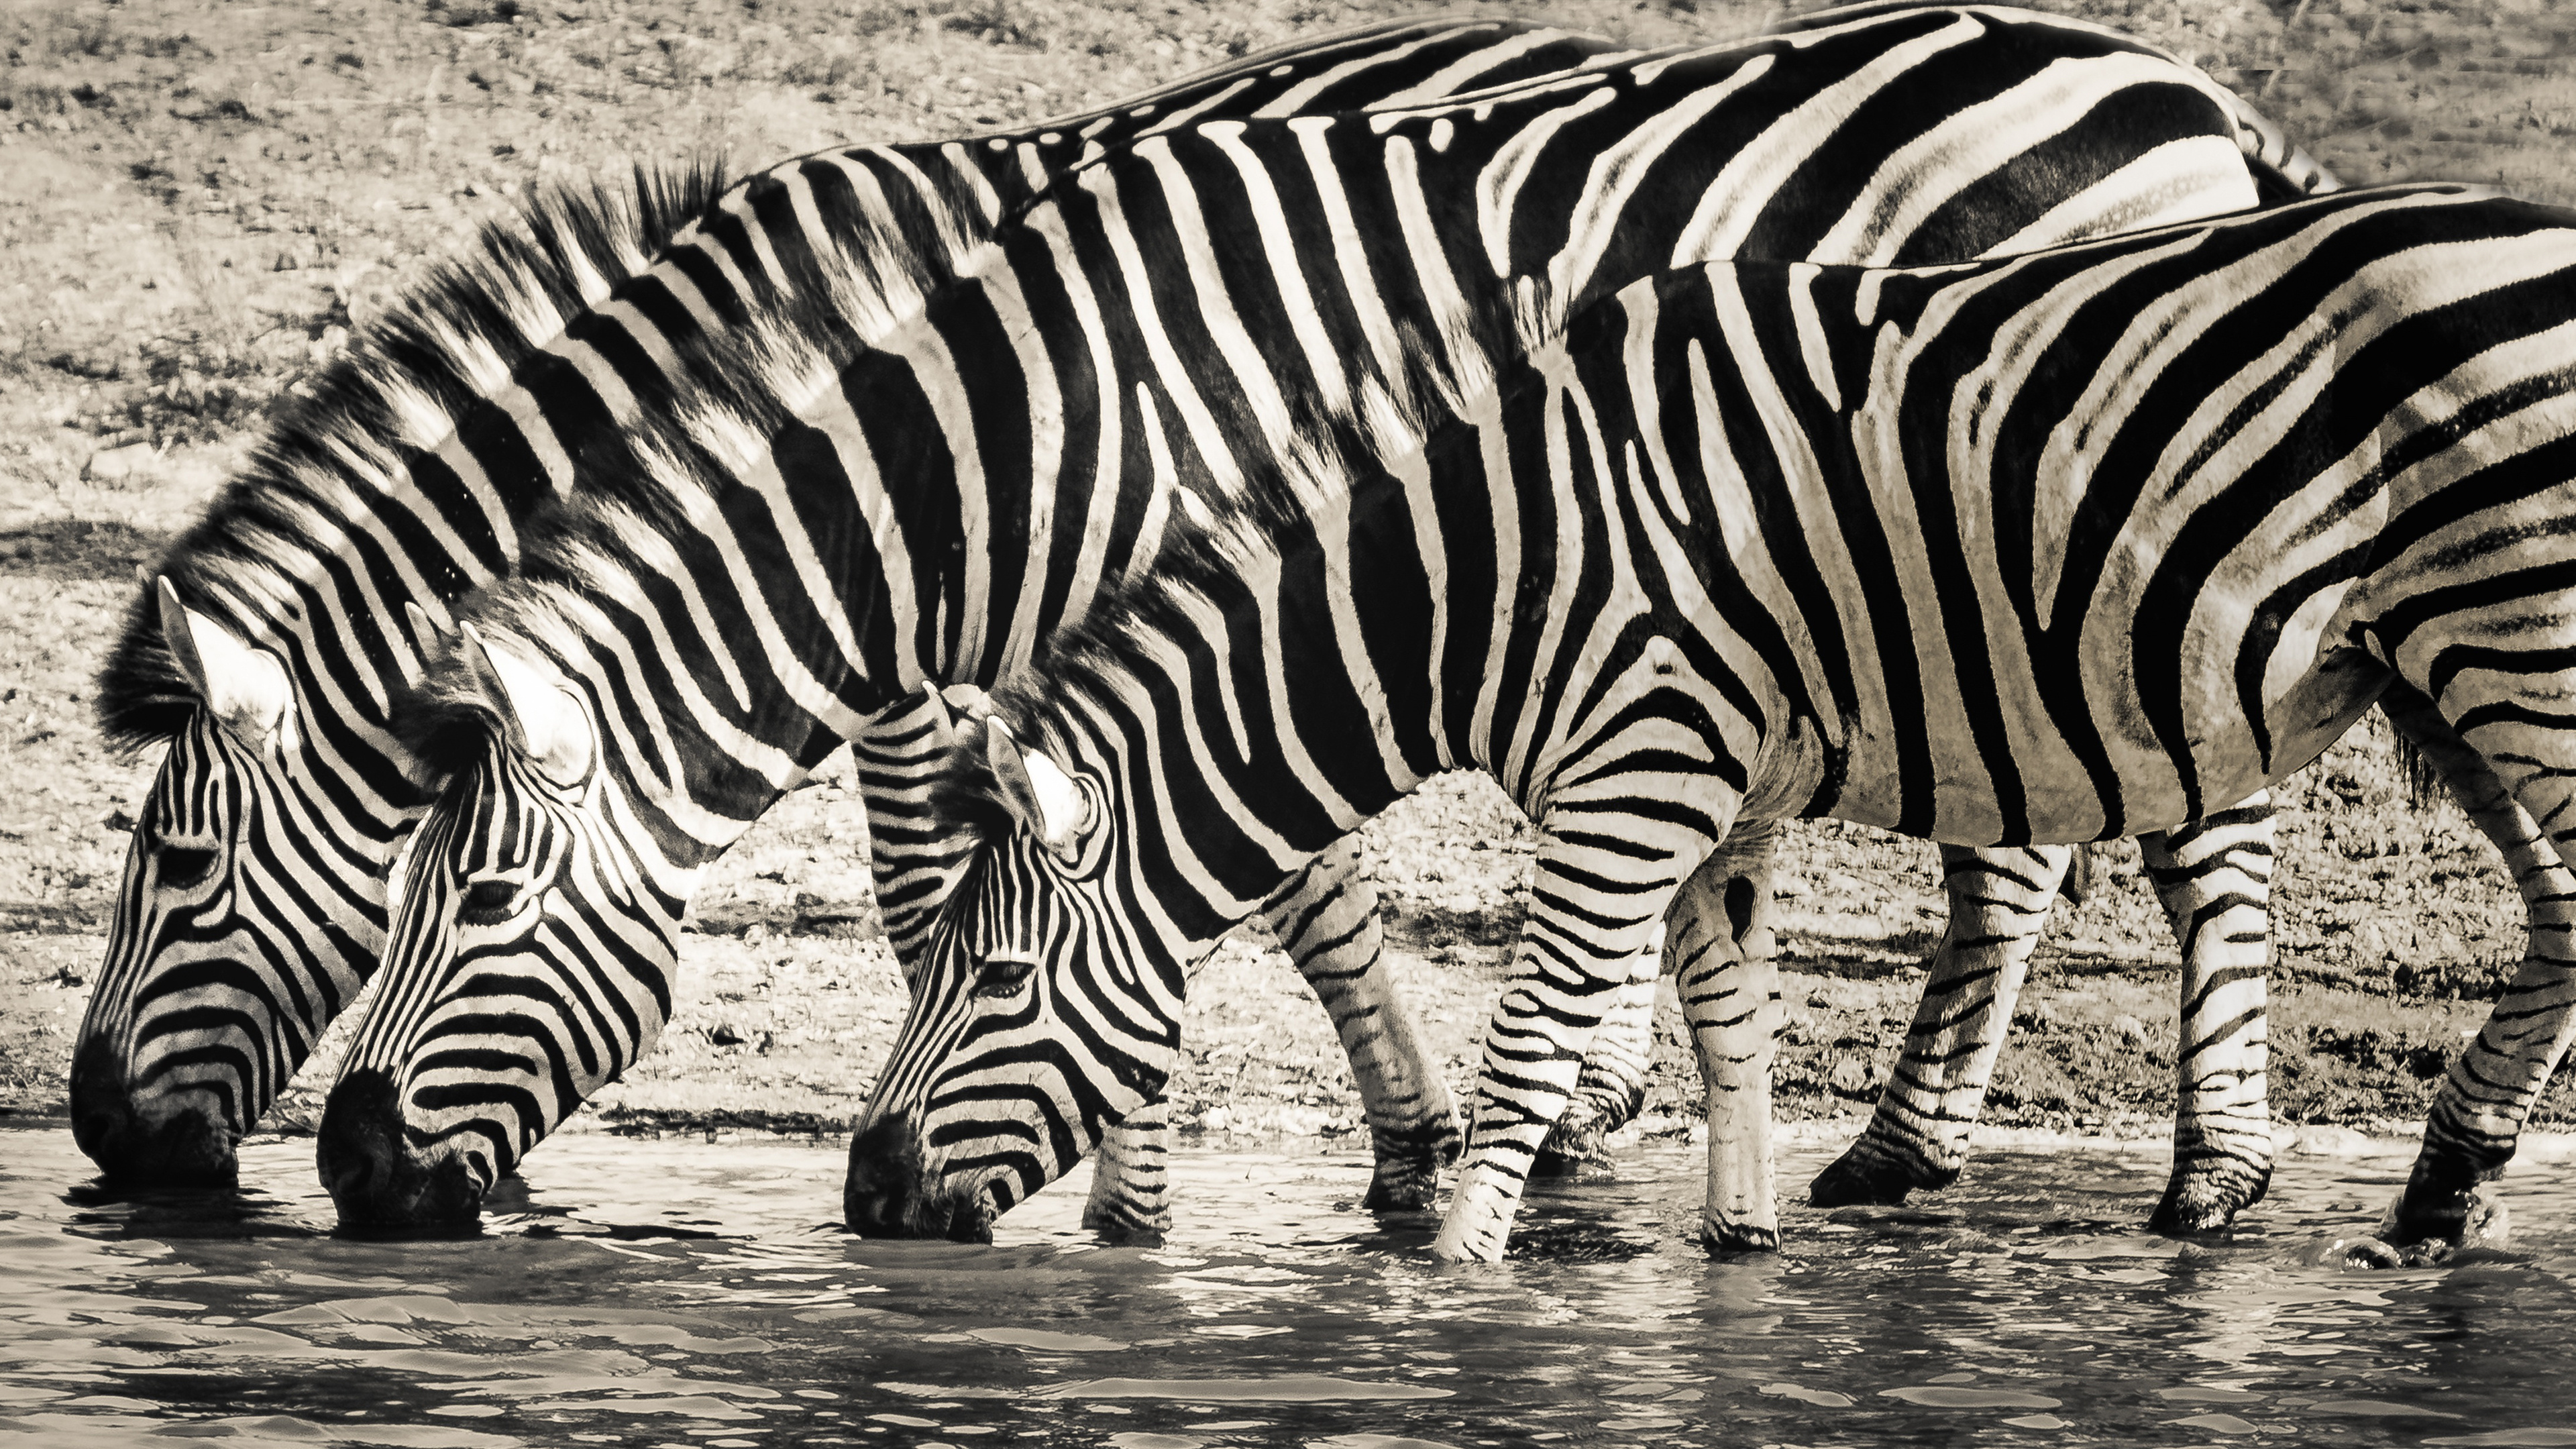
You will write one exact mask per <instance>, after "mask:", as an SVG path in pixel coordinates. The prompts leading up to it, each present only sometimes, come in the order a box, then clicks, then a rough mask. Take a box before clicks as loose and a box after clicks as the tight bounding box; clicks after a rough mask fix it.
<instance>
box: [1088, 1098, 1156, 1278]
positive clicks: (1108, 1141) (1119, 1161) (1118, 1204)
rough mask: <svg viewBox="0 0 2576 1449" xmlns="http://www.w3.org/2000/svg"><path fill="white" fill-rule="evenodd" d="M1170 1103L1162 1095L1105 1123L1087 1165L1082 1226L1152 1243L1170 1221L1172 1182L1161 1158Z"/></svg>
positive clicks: (1118, 1239) (1133, 1241) (1122, 1238)
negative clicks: (1096, 1151) (1087, 1192)
mask: <svg viewBox="0 0 2576 1449" xmlns="http://www.w3.org/2000/svg"><path fill="white" fill-rule="evenodd" d="M1171 1127H1172V1107H1171V1104H1170V1103H1169V1102H1166V1101H1164V1100H1163V1099H1162V1098H1161V1097H1156V1098H1155V1099H1154V1100H1152V1101H1150V1102H1147V1103H1146V1104H1145V1105H1144V1106H1142V1107H1139V1108H1137V1109H1136V1110H1135V1111H1133V1112H1130V1113H1128V1114H1127V1116H1126V1119H1125V1120H1124V1121H1120V1122H1116V1123H1113V1124H1111V1125H1110V1127H1109V1130H1108V1131H1106V1132H1104V1133H1102V1134H1101V1137H1100V1153H1099V1156H1098V1158H1097V1160H1095V1161H1094V1162H1093V1163H1092V1167H1091V1196H1090V1197H1089V1198H1088V1199H1086V1200H1085V1201H1084V1202H1083V1205H1082V1225H1083V1226H1084V1227H1086V1228H1089V1229H1091V1230H1092V1231H1093V1232H1096V1233H1098V1234H1100V1235H1101V1236H1102V1237H1104V1238H1107V1239H1109V1240H1110V1241H1112V1242H1118V1243H1128V1244H1133V1245H1136V1246H1138V1247H1153V1246H1156V1245H1158V1244H1160V1243H1161V1242H1162V1241H1163V1234H1164V1233H1166V1232H1168V1231H1170V1229H1171V1226H1172V1202H1171V1198H1172V1181H1171V1175H1170V1172H1169V1170H1168V1164H1167V1161H1166V1159H1167V1158H1168V1157H1169V1155H1170V1148H1171V1140H1172V1133H1171Z"/></svg>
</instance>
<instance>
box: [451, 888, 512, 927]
mask: <svg viewBox="0 0 2576 1449" xmlns="http://www.w3.org/2000/svg"><path fill="white" fill-rule="evenodd" d="M518 904H519V884H518V882H516V881H507V880H478V881H476V882H475V883H474V884H472V885H470V886H467V887H466V888H465V904H464V906H463V907H462V908H460V909H459V910H458V911H457V913H456V919H457V920H459V921H462V922H464V923H465V924H466V925H469V926H497V925H500V924H501V923H502V922H504V921H507V920H509V919H510V916H511V914H512V913H513V912H514V911H515V910H516V909H517V907H518Z"/></svg>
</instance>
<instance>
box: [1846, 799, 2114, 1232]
mask: <svg viewBox="0 0 2576 1449" xmlns="http://www.w3.org/2000/svg"><path fill="white" fill-rule="evenodd" d="M2070 855H2071V852H2070V851H2069V850H2068V849H2067V847H2065V846H2062V845H2037V846H2007V847H1996V848H1993V849H1987V850H1969V849H1966V848H1965V847H1961V846H1943V847H1942V848H1941V870H1942V886H1943V889H1944V890H1945V891H1947V892H1948V894H1949V897H1950V929H1949V931H1948V932H1947V934H1945V935H1944V936H1943V937H1942V939H1941V947H1940V949H1939V950H1938V951H1936V952H1934V953H1933V956H1932V960H1931V962H1930V963H1929V967H1930V975H1929V978H1928V979H1927V980H1926V981H1925V982H1924V983H1923V1001H1922V1004H1921V1005H1920V1006H1918V1007H1916V1008H1915V1012H1914V1025H1913V1027H1912V1028H1911V1029H1910V1030H1908V1031H1907V1032H1906V1035H1905V1051H1904V1054H1903V1055H1902V1056H1900V1057H1899V1058H1898V1059H1897V1062H1896V1068H1895V1070H1894V1072H1893V1073H1892V1074H1891V1075H1890V1076H1889V1078H1888V1082H1887V1086H1886V1087H1885V1088H1884V1089H1883V1090H1882V1091H1880V1093H1879V1095H1878V1110H1877V1111H1876V1112H1874V1113H1872V1114H1871V1116H1870V1119H1869V1126H1868V1127H1866V1128H1865V1129H1863V1130H1862V1132H1861V1135H1860V1138H1859V1140H1858V1141H1856V1142H1854V1143H1852V1145H1851V1146H1850V1147H1848V1148H1846V1149H1845V1150H1844V1152H1843V1155H1842V1156H1841V1157H1839V1158H1836V1159H1835V1160H1834V1162H1833V1165H1832V1166H1830V1167H1827V1168H1826V1169H1825V1170H1824V1171H1823V1172H1820V1173H1818V1174H1817V1175H1816V1180H1815V1182H1814V1183H1813V1184H1812V1185H1810V1186H1809V1188H1808V1190H1807V1191H1808V1197H1809V1200H1810V1201H1812V1202H1814V1203H1815V1205H1816V1206H1818V1207H1841V1206H1846V1205H1849V1204H1853V1203H1877V1204H1885V1205H1891V1206H1892V1205H1894V1204H1897V1203H1901V1202H1903V1201H1905V1196H1906V1194H1907V1193H1909V1192H1911V1191H1913V1190H1914V1189H1916V1188H1927V1189H1929V1188H1941V1187H1947V1186H1949V1185H1950V1184H1951V1183H1952V1182H1955V1181H1957V1180H1958V1176H1959V1170H1960V1168H1961V1167H1963V1166H1965V1165H1966V1163H1967V1160H1968V1132H1969V1129H1971V1128H1973V1127H1974V1126H1976V1123H1977V1114H1978V1113H1979V1112H1980V1111H1981V1110H1982V1109H1983V1108H1984V1106H1985V1100H1986V1084H1987V1083H1988V1082H1990V1081H1992V1080H1993V1078H1994V1072H1995V1059H1996V1058H1997V1057H1998V1056H2000V1055H2001V1054H2002V1052H2003V1044H2004V1030H2005V1027H2006V1025H2007V1024H2008V1023H2010V1022H2011V1020H2012V1012H2013V1003H2014V1001H2015V1000H2017V999H2018V998H2019V997H2020V995H2021V985H2022V979H2023V977H2024V976H2025V975H2026V974H2027V973H2028V971H2029V969H2030V953H2031V951H2032V949H2033V948H2035V947H2036V946H2037V945H2038V944H2039V936H2040V931H2041V929H2042V928H2044V927H2045V926H2046V925H2047V924H2048V912H2049V908H2050V906H2051V904H2052V903H2053V902H2054V901H2055V900H2056V898H2057V894H2058V889H2059V885H2060V883H2061V882H2062V881H2063V880H2064V878H2065V876H2066V874H2067V866H2068V861H2069V857H2070Z"/></svg>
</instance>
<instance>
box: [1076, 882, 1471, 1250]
mask: <svg viewBox="0 0 2576 1449" xmlns="http://www.w3.org/2000/svg"><path fill="white" fill-rule="evenodd" d="M1262 910H1263V914H1264V915H1265V917H1266V918H1267V919H1268V921H1269V923H1270V929H1271V932H1272V934H1274V935H1275V936H1277V937H1278V940H1279V945H1280V948H1281V949H1282V950H1285V951H1286V952H1287V953H1288V955H1289V957H1290V958H1291V959H1292V960H1294V961H1295V962H1296V963H1297V970H1298V972H1299V974H1301V975H1303V976H1304V977H1305V978H1306V984H1307V985H1309V986H1311V987H1313V988H1314V989H1315V997H1316V999H1317V1000H1319V1001H1321V1002H1322V1003H1323V1004H1324V1011H1325V1013H1326V1014H1327V1015H1329V1016H1331V1017H1332V1019H1333V1030H1334V1032H1335V1033H1336V1034H1337V1035H1339V1036H1340V1037H1341V1039H1342V1050H1343V1051H1344V1052H1346V1053H1348V1054H1349V1056H1350V1059H1351V1076H1352V1079H1353V1080H1354V1081H1355V1082H1356V1083H1357V1084H1358V1087H1359V1093H1360V1107H1361V1110H1362V1112H1363V1113H1364V1114H1365V1115H1366V1116H1367V1118H1368V1124H1369V1138H1370V1141H1371V1143H1372V1145H1373V1146H1374V1147H1375V1148H1376V1152H1377V1171H1376V1173H1375V1174H1374V1175H1373V1176H1371V1177H1370V1179H1369V1191H1368V1198H1367V1206H1368V1207H1370V1208H1371V1209H1374V1210H1377V1211H1397V1212H1412V1211H1419V1210H1422V1209H1425V1208H1428V1207H1430V1206H1431V1204H1432V1200H1433V1198H1434V1197H1435V1196H1436V1195H1437V1194H1438V1192H1439V1188H1440V1170H1441V1169H1442V1168H1443V1167H1446V1166H1448V1165H1449V1163H1451V1162H1452V1161H1454V1160H1456V1158H1457V1156H1458V1143H1459V1136H1458V1117H1457V1112H1456V1110H1455V1109H1454V1108H1452V1107H1451V1106H1450V1103H1449V1087H1448V1084H1447V1083H1445V1082H1443V1081H1442V1080H1441V1079H1440V1072H1439V1070H1438V1069H1437V1068H1436V1067H1434V1066H1433V1065H1432V1063H1431V1061H1430V1059H1429V1058H1428V1057H1427V1056H1426V1055H1425V1054H1424V1052H1423V1050H1422V1042H1421V1040H1420V1038H1419V1037H1417V1036H1416V1035H1415V1033H1414V1028H1413V1014H1412V1013H1411V1012H1410V1011H1407V1010H1406V1009H1405V1006H1404V1002H1403V999H1402V998H1401V996H1400V995H1399V994H1398V993H1397V991H1396V987H1395V977H1394V975H1393V973H1392V972H1390V971H1389V970H1388V968H1387V964H1386V954H1385V944H1386V938H1385V933H1384V930H1383V928H1382V926H1381V924H1380V921H1379V918H1378V909H1377V887H1376V885H1375V884H1374V883H1372V882H1371V881H1370V880H1369V878H1368V873H1367V872H1366V871H1365V870H1363V869H1362V868H1361V866H1360V849H1359V843H1358V841H1357V840H1355V839H1352V838H1351V837H1348V836H1345V837H1344V838H1342V839H1341V840H1339V841H1336V842H1334V844H1333V846H1332V848H1330V849H1328V850H1326V851H1325V852H1324V853H1323V854H1321V855H1319V856H1317V857H1315V859H1314V860H1313V861H1311V862H1309V863H1308V864H1307V866H1306V868H1305V869H1304V870H1302V871H1300V872H1298V874H1297V875H1296V876H1295V877H1294V878H1292V879H1291V880H1290V881H1289V882H1288V884H1286V885H1284V886H1282V887H1280V889H1279V891H1278V893H1277V894H1275V895H1273V896H1272V897H1271V898H1270V900H1269V902H1268V904H1266V905H1265V906H1264V907H1263V908H1262ZM1131 1120H1132V1119H1131ZM1105 1166H1106V1164H1104V1167H1105ZM1094 1181H1095V1182H1096V1181H1097V1179H1094Z"/></svg>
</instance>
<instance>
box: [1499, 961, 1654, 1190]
mask: <svg viewBox="0 0 2576 1449" xmlns="http://www.w3.org/2000/svg"><path fill="white" fill-rule="evenodd" d="M1662 959H1663V958H1662V953H1661V952H1660V951H1657V950H1654V949H1651V948H1650V949H1647V950H1644V951H1640V952H1638V953H1637V954H1636V955H1635V956H1633V957H1630V958H1629V961H1628V979H1627V980H1625V981H1623V982H1621V983H1620V985H1619V989H1618V991H1617V992H1616V993H1615V994H1613V996H1612V997H1611V999H1610V1009H1609V1011H1608V1012H1606V1013H1605V1014H1604V1015H1603V1016H1602V1018H1601V1029H1600V1031H1598V1032H1597V1033H1595V1034H1594V1036H1593V1038H1592V1051H1591V1054H1590V1055H1588V1056H1586V1057H1585V1058H1584V1059H1583V1075H1582V1076H1580V1077H1578V1078H1576V1079H1575V1083H1574V1095H1573V1096H1571V1097H1569V1098H1567V1099H1566V1103H1565V1115H1564V1116H1562V1117H1559V1118H1557V1119H1556V1126H1554V1127H1553V1128H1551V1129H1549V1131H1548V1134H1547V1142H1546V1143H1545V1145H1543V1146H1541V1147H1540V1148H1539V1150H1538V1158H1537V1160H1536V1161H1534V1162H1532V1163H1531V1164H1530V1176H1532V1177H1579V1176H1581V1175H1582V1174H1583V1173H1584V1171H1585V1169H1586V1168H1587V1167H1589V1166H1591V1165H1592V1164H1595V1163H1598V1162H1601V1161H1602V1160H1603V1159H1604V1158H1605V1157H1607V1156H1608V1153H1609V1149H1608V1148H1607V1147H1605V1146H1604V1145H1603V1143H1604V1141H1605V1140H1606V1139H1607V1138H1608V1137H1609V1136H1610V1134H1611V1133H1613V1132H1616V1131H1618V1130H1619V1129H1620V1128H1622V1127H1625V1126H1627V1125H1628V1123H1629V1122H1630V1121H1632V1120H1634V1119H1635V1117H1636V1115H1637V1113H1638V1110H1639V1109H1641V1108H1642V1107H1644V1106H1645V1104H1646V1076H1647V1074H1648V1073H1649V1072H1650V1071H1652V1070H1653V1067H1654V1052H1655V983H1656V982H1658V981H1660V980H1661V979H1662V978H1663V964H1662Z"/></svg>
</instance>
